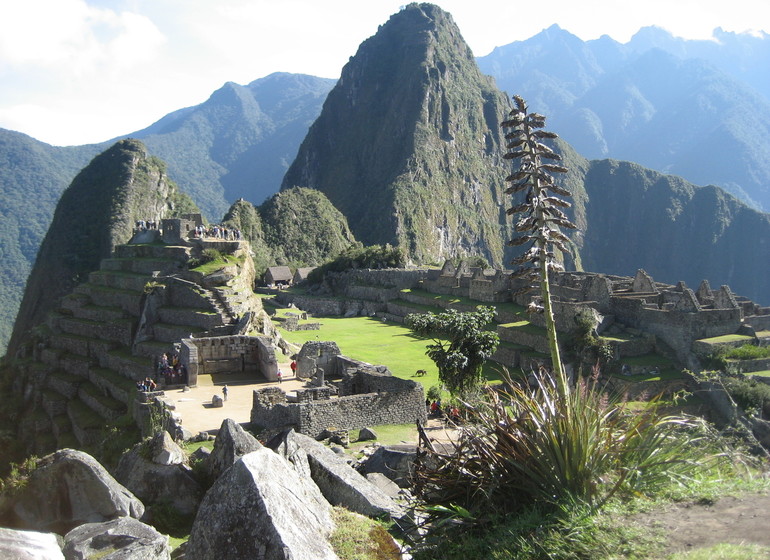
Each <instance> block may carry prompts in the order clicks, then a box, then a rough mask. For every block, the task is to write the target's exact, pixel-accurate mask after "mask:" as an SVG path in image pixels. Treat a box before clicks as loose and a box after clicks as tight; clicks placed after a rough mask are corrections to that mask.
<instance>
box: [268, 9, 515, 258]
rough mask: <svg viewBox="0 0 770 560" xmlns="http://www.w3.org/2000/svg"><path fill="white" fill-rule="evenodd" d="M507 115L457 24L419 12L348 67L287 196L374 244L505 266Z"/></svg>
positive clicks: (437, 13) (394, 20)
mask: <svg viewBox="0 0 770 560" xmlns="http://www.w3.org/2000/svg"><path fill="white" fill-rule="evenodd" d="M507 107H508V101H507V99H506V97H505V95H504V94H503V93H501V92H499V91H498V90H497V89H496V88H495V87H494V85H493V83H492V81H491V80H490V79H489V78H488V77H486V76H483V75H482V74H481V73H480V72H479V70H478V68H477V66H476V64H475V61H474V59H473V54H472V53H471V51H470V49H469V48H468V46H467V45H466V43H465V42H464V40H463V39H462V37H461V35H460V32H459V30H458V28H457V26H456V25H455V23H454V21H453V20H452V18H451V16H450V15H449V14H447V13H446V12H444V11H442V10H441V9H440V8H438V7H436V6H433V5H430V4H410V5H409V6H407V7H406V8H404V9H403V10H401V11H400V12H399V13H397V14H395V15H393V16H392V17H391V18H390V20H389V21H388V22H387V23H386V24H384V25H383V26H382V27H381V28H380V30H379V31H378V32H377V34H376V35H375V36H373V37H371V38H370V39H368V40H367V41H365V42H364V43H363V44H362V45H361V46H360V48H359V49H358V52H357V53H356V55H355V56H354V57H353V58H352V59H351V60H350V62H349V63H348V64H347V65H346V66H345V68H344V69H343V71H342V76H341V78H340V80H339V82H338V83H337V85H336V86H335V88H334V89H333V90H332V91H331V92H330V94H329V96H328V98H327V100H326V102H325V104H324V108H323V110H322V112H321V115H320V117H319V118H318V120H317V121H316V122H315V123H314V125H313V126H312V127H311V129H310V131H309V133H308V136H307V137H306V138H305V141H304V142H303V144H302V146H301V147H300V150H299V153H298V155H297V158H296V160H295V161H294V163H293V164H292V166H291V167H290V168H289V171H288V172H287V174H286V176H285V177H284V180H283V184H282V189H284V190H285V189H288V188H290V187H292V186H306V187H311V188H315V189H318V190H320V191H322V192H323V193H325V194H326V195H327V196H328V197H329V199H330V200H331V202H332V204H334V206H335V207H337V208H338V209H339V210H340V211H341V212H342V213H343V214H344V215H345V216H346V217H347V219H348V222H349V224H350V228H351V230H352V231H353V233H354V234H355V236H356V238H357V239H359V240H361V241H362V242H364V243H365V244H374V243H378V244H385V243H391V244H394V245H395V244H399V245H401V246H402V247H404V248H405V249H406V250H407V251H408V252H409V254H410V255H411V256H412V257H414V258H415V259H416V260H419V261H423V262H426V261H431V260H438V259H440V258H441V257H445V256H454V255H458V254H459V255H463V254H470V255H474V254H481V255H483V256H485V257H486V258H487V259H488V260H489V261H490V262H492V263H496V264H500V263H501V262H502V261H503V246H504V242H505V239H507V238H509V237H510V234H509V233H507V230H506V227H507V226H505V225H504V224H505V223H506V220H505V216H504V212H503V206H502V204H501V200H502V196H503V194H502V191H503V188H504V178H505V176H506V175H507V171H506V169H504V167H503V166H501V164H500V162H501V155H502V153H503V150H502V148H501V145H502V136H501V133H500V126H499V125H500V120H501V118H502V117H503V116H505V115H506V113H507V110H508V109H507ZM501 229H502V230H503V231H502V232H501Z"/></svg>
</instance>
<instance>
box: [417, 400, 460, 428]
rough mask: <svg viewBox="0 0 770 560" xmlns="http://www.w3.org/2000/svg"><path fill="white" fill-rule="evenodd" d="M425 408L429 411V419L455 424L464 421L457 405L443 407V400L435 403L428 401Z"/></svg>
mask: <svg viewBox="0 0 770 560" xmlns="http://www.w3.org/2000/svg"><path fill="white" fill-rule="evenodd" d="M425 406H426V407H427V409H428V418H438V419H445V420H451V421H452V422H455V423H459V422H460V421H461V420H462V417H461V415H460V409H459V408H458V407H457V406H456V405H452V406H450V405H446V406H444V407H442V406H441V399H438V400H435V401H431V400H430V399H426V400H425Z"/></svg>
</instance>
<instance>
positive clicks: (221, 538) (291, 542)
mask: <svg viewBox="0 0 770 560" xmlns="http://www.w3.org/2000/svg"><path fill="white" fill-rule="evenodd" d="M333 529H334V524H333V522H332V519H331V506H330V505H329V503H328V502H327V501H326V500H325V499H324V498H323V496H322V495H321V492H320V491H319V490H318V488H317V487H316V486H315V484H313V482H312V481H311V480H309V479H305V478H302V477H300V476H299V475H298V474H297V473H296V472H294V470H293V469H292V468H291V466H290V465H289V464H288V463H287V462H286V460H285V459H283V458H282V457H280V456H279V455H278V454H277V453H274V452H272V451H271V450H269V449H267V448H265V447H260V448H259V449H258V450H256V451H254V452H252V453H249V454H248V455H245V456H243V457H242V458H241V460H240V461H238V462H237V463H235V464H234V465H233V466H232V467H231V468H230V469H228V470H227V471H225V472H224V473H223V474H222V476H220V477H219V479H217V481H216V482H215V483H214V485H213V486H212V487H211V488H210V489H209V491H208V492H207V493H206V495H205V496H204V498H203V502H202V503H201V506H200V508H199V509H198V515H197V516H196V517H195V522H194V523H193V527H192V531H191V532H190V539H189V540H188V541H187V547H186V550H185V560H210V559H211V558H216V559H217V560H230V559H232V560H241V559H243V558H258V559H260V560H276V559H281V560H289V559H291V560H327V559H335V558H337V556H336V555H335V554H334V551H333V550H332V548H331V546H330V545H329V543H328V540H327V538H328V536H329V534H330V533H331V531H332V530H333Z"/></svg>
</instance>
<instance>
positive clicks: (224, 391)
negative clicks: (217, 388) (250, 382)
mask: <svg viewBox="0 0 770 560" xmlns="http://www.w3.org/2000/svg"><path fill="white" fill-rule="evenodd" d="M222 395H223V396H224V400H227V385H225V386H224V387H222Z"/></svg>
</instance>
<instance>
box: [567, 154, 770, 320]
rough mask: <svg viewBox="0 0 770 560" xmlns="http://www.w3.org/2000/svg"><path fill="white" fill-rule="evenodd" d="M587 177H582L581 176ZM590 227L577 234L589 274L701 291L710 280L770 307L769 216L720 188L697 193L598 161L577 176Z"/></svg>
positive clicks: (679, 182) (646, 172)
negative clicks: (638, 274)
mask: <svg viewBox="0 0 770 560" xmlns="http://www.w3.org/2000/svg"><path fill="white" fill-rule="evenodd" d="M584 170H585V171H584ZM576 171H577V177H576V179H577V180H582V181H584V183H585V189H586V193H587V197H588V199H587V202H586V204H585V215H586V223H585V226H584V229H583V230H582V231H581V232H579V237H580V238H581V242H582V248H581V251H580V256H581V258H582V265H583V267H584V269H585V270H592V271H601V272H606V273H612V274H620V275H630V274H633V273H634V271H635V270H637V269H639V268H643V269H644V270H645V271H647V272H648V273H650V274H651V275H653V276H654V277H655V278H656V279H659V280H661V281H664V282H669V283H672V284H674V283H676V282H678V281H679V280H684V281H685V282H686V283H687V284H688V285H689V286H697V285H698V284H699V283H700V282H701V280H702V279H704V278H706V279H708V280H709V282H710V284H711V285H712V286H714V287H715V288H716V287H718V286H721V285H724V284H727V285H729V286H730V287H731V288H732V290H733V291H734V292H735V293H737V294H740V295H742V296H745V297H748V298H749V299H752V300H754V301H756V302H758V303H761V304H763V305H768V304H770V291H769V290H768V288H769V287H770V281H769V280H768V277H767V263H768V262H770V244H769V243H768V242H767V240H768V239H770V215H769V214H764V213H762V212H757V211H756V210H753V209H751V208H749V207H748V206H746V205H745V204H744V203H742V202H741V201H739V200H738V199H737V198H735V197H734V196H732V195H730V194H728V193H726V192H725V191H723V190H721V189H719V188H717V187H713V186H712V187H697V186H695V185H693V184H691V183H688V182H687V181H685V180H684V179H681V178H680V177H675V176H671V175H663V174H661V173H658V172H656V171H652V170H650V169H646V168H644V167H641V166H639V165H636V164H634V163H629V162H619V161H614V160H597V161H591V162H589V163H588V166H587V167H584V168H578V169H577V170H576Z"/></svg>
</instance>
